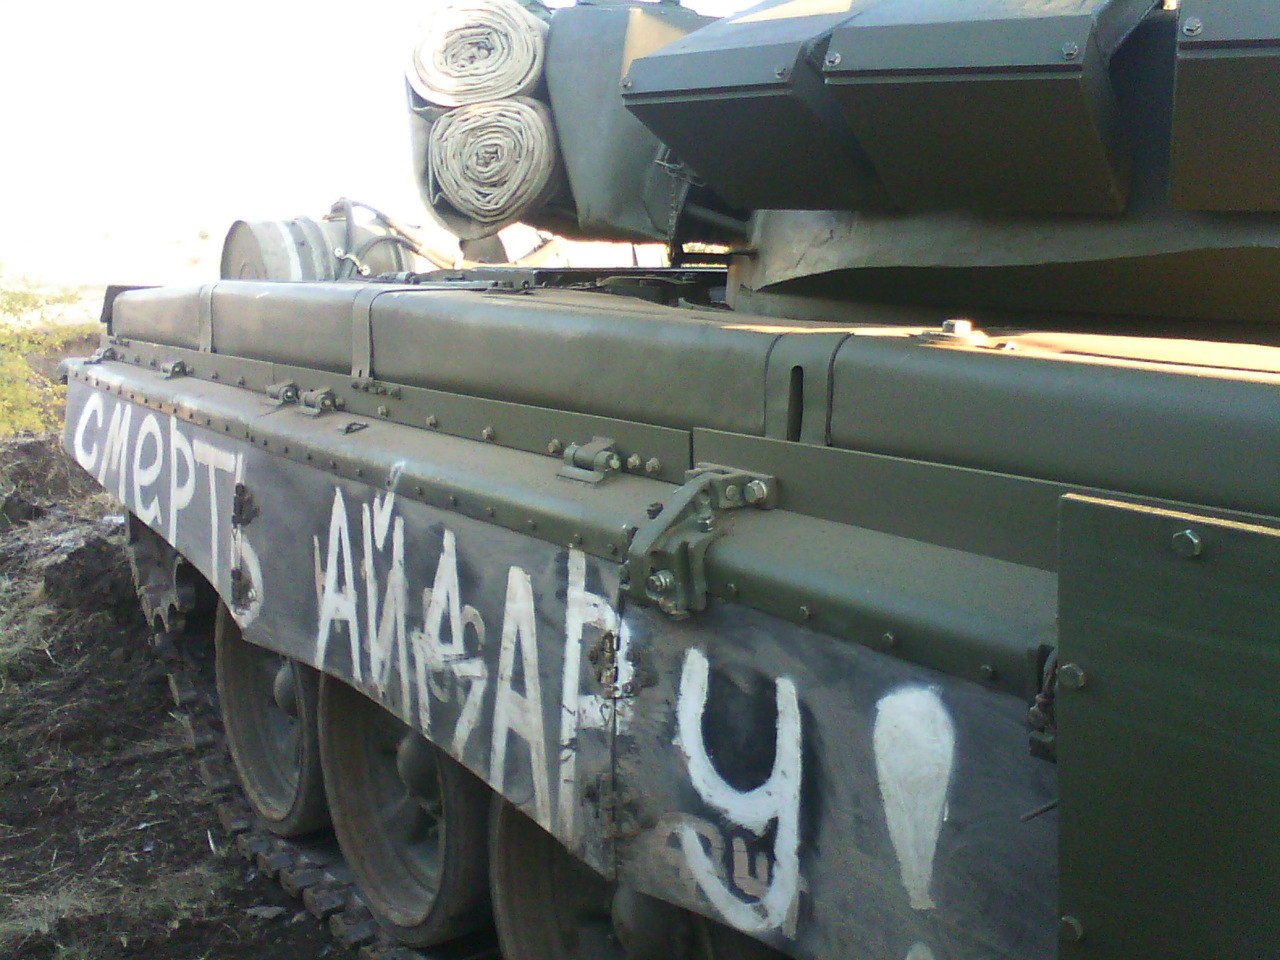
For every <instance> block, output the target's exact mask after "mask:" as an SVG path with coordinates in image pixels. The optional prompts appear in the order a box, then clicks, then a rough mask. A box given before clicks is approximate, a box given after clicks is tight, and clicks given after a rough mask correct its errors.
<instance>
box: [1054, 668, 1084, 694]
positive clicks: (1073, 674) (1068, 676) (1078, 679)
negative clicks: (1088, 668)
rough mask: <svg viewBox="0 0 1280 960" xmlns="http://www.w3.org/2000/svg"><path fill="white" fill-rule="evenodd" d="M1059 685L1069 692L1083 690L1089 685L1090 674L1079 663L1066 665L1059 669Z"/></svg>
mask: <svg viewBox="0 0 1280 960" xmlns="http://www.w3.org/2000/svg"><path fill="white" fill-rule="evenodd" d="M1058 683H1059V684H1060V685H1062V686H1064V687H1066V688H1067V689H1068V690H1083V689H1084V688H1085V686H1086V685H1088V683H1089V674H1087V673H1085V671H1084V667H1082V666H1080V664H1078V663H1064V664H1063V665H1062V666H1060V667H1059V668H1058Z"/></svg>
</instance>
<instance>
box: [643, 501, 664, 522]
mask: <svg viewBox="0 0 1280 960" xmlns="http://www.w3.org/2000/svg"><path fill="white" fill-rule="evenodd" d="M644 512H645V513H647V514H648V515H649V519H650V520H653V519H654V518H655V517H657V516H658V514H660V513H661V512H662V504H660V503H651V504H649V506H647V507H645V510H644Z"/></svg>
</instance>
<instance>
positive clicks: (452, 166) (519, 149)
mask: <svg viewBox="0 0 1280 960" xmlns="http://www.w3.org/2000/svg"><path fill="white" fill-rule="evenodd" d="M557 171H558V166H557V154H556V141H555V129H554V128H553V126H552V124H551V114H550V112H549V111H548V110H547V108H546V106H545V105H544V104H542V103H540V102H539V101H537V100H532V99H530V98H528V97H512V98H509V99H506V100H497V101H493V102H489V103H475V104H471V105H469V106H465V107H459V108H458V109H456V110H450V111H448V112H447V113H444V114H443V115H441V116H440V117H439V119H437V120H436V121H435V123H434V124H433V125H432V128H431V133H430V138H429V141H428V144H427V172H428V177H429V180H430V182H429V185H428V191H429V194H430V196H431V204H432V206H433V207H438V206H439V201H441V200H443V201H444V202H445V203H447V204H448V205H449V207H451V208H452V209H453V210H454V211H456V212H457V213H458V214H459V215H461V216H462V217H464V218H466V219H467V220H470V221H473V222H474V223H475V224H477V225H478V226H479V227H480V228H481V230H479V231H477V232H475V233H474V234H473V235H474V236H483V235H487V234H490V233H493V232H495V231H497V230H498V229H499V228H500V227H503V226H506V225H507V224H509V223H514V222H515V221H517V220H519V219H520V217H521V216H523V215H524V214H525V213H526V212H528V211H529V210H530V209H532V208H533V207H535V206H537V205H538V204H539V203H540V202H545V201H546V199H547V198H548V196H549V194H551V193H553V192H554V190H555V188H556V186H557V184H558V181H557V177H556V174H557ZM468 232H470V231H468ZM459 235H462V234H459Z"/></svg>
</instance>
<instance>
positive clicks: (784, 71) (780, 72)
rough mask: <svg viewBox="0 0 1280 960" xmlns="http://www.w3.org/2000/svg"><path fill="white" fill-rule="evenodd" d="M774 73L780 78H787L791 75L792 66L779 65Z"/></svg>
mask: <svg viewBox="0 0 1280 960" xmlns="http://www.w3.org/2000/svg"><path fill="white" fill-rule="evenodd" d="M773 75H774V76H775V77H777V78H778V79H779V80H785V79H787V77H789V76H791V68H790V67H787V66H782V67H778V69H776V70H774V71H773Z"/></svg>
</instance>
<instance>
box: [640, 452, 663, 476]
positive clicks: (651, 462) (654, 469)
mask: <svg viewBox="0 0 1280 960" xmlns="http://www.w3.org/2000/svg"><path fill="white" fill-rule="evenodd" d="M644 472H645V473H647V474H649V476H651V477H652V476H656V475H657V474H659V473H661V472H662V461H661V460H659V459H658V458H657V457H650V458H649V459H648V460H646V461H645V464H644Z"/></svg>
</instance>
